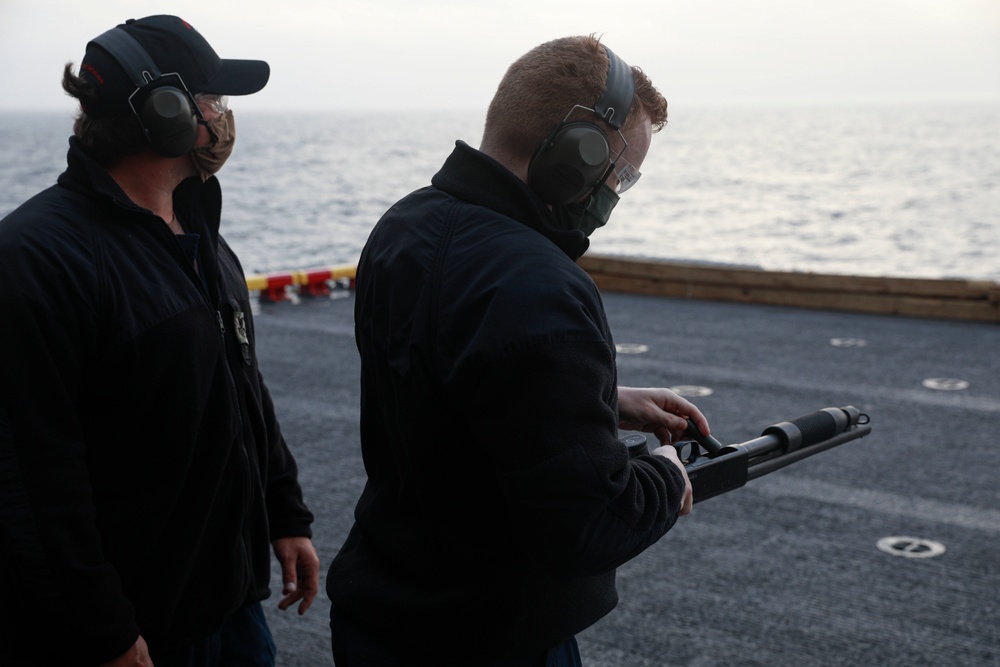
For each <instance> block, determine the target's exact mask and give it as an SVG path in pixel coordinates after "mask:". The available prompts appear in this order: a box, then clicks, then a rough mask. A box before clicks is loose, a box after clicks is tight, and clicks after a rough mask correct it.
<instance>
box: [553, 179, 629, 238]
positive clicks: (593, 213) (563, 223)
mask: <svg viewBox="0 0 1000 667" xmlns="http://www.w3.org/2000/svg"><path fill="white" fill-rule="evenodd" d="M617 203H618V193H616V192H615V191H614V190H612V189H611V188H609V187H608V186H607V185H604V184H602V185H601V186H600V187H599V188H597V190H595V191H594V194H592V195H590V197H588V198H587V200H586V201H584V202H573V203H571V204H561V205H559V206H553V207H552V215H554V216H555V217H556V221H557V222H558V226H559V228H560V229H579V230H580V231H581V232H583V233H584V235H586V236H588V237H589V236H590V235H591V234H593V233H594V230H595V229H597V228H598V227H603V226H604V225H606V224H607V223H608V218H610V217H611V211H613V210H614V208H615V205H616V204H617Z"/></svg>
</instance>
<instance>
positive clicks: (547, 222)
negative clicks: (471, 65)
mask: <svg viewBox="0 0 1000 667" xmlns="http://www.w3.org/2000/svg"><path fill="white" fill-rule="evenodd" d="M431 184H432V185H433V186H434V187H436V188H438V189H440V190H444V191H445V192H447V193H448V194H451V195H453V196H455V197H458V198H459V199H462V200H463V201H467V202H469V203H470V204H476V205H477V206H484V207H486V208H489V209H491V210H493V211H496V212H497V213H500V214H501V215H505V216H507V217H508V218H512V219H514V220H517V221H518V222H520V223H522V224H524V225H526V226H527V227H530V228H531V229H533V230H535V231H536V232H538V233H539V234H542V235H543V236H545V237H546V238H548V239H549V240H550V241H552V242H553V243H554V244H556V245H557V246H558V247H559V248H560V249H561V250H562V251H563V252H565V253H566V254H567V255H569V257H570V258H571V259H572V260H573V261H576V260H577V259H579V258H580V257H581V256H582V255H583V253H585V252H586V251H587V248H588V247H590V240H589V239H587V237H586V236H585V235H584V233H583V232H581V231H579V230H564V229H558V228H557V227H556V222H555V218H554V217H553V216H552V213H551V212H550V211H549V209H548V207H547V206H546V205H545V204H544V203H543V202H542V201H541V200H540V199H538V197H536V196H535V195H534V193H532V192H531V190H530V189H529V188H528V186H527V185H526V184H525V183H524V182H523V181H521V180H520V179H519V178H517V176H515V175H514V174H513V173H511V172H510V171H509V170H508V169H507V168H506V167H504V166H503V165H502V164H500V163H499V162H497V161H496V160H494V159H493V158H491V157H490V156H488V155H486V154H485V153H482V152H480V151H477V150H476V149H474V148H472V147H471V146H469V145H468V144H466V143H465V142H464V141H456V142H455V150H454V151H452V154H451V155H450V156H449V157H448V159H447V160H446V161H445V163H444V166H442V167H441V170H440V171H439V172H438V173H437V174H435V175H434V177H433V178H432V179H431Z"/></svg>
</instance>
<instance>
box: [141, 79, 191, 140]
mask: <svg viewBox="0 0 1000 667" xmlns="http://www.w3.org/2000/svg"><path fill="white" fill-rule="evenodd" d="M140 115H141V119H142V124H143V125H144V126H145V128H146V130H147V131H148V134H149V142H150V144H152V146H153V150H154V151H156V152H157V153H158V154H160V155H162V156H164V157H180V156H181V155H184V154H185V153H187V152H188V151H190V150H191V149H192V148H194V144H195V141H196V140H197V138H198V117H197V116H196V115H195V113H194V109H192V108H191V102H190V100H189V99H188V97H187V95H185V94H184V93H183V92H181V91H180V90H178V89H177V88H173V87H170V86H167V87H162V88H157V89H155V90H153V91H152V92H150V93H149V95H148V96H147V97H146V100H145V101H144V102H143V103H142V110H141V112H140Z"/></svg>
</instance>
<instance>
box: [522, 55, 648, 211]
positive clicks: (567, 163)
mask: <svg viewBox="0 0 1000 667" xmlns="http://www.w3.org/2000/svg"><path fill="white" fill-rule="evenodd" d="M604 51H605V52H606V53H607V54H608V78H607V80H606V82H605V84H604V90H603V91H601V94H600V96H599V97H598V98H597V101H596V102H595V103H594V108H593V109H590V108H589V107H574V110H575V109H578V108H582V109H585V110H589V111H591V112H592V113H593V114H594V115H595V116H598V117H599V118H601V119H603V120H604V122H606V123H607V124H608V125H610V126H611V128H612V129H614V130H617V131H619V132H620V131H621V127H622V125H623V124H624V122H625V118H626V117H627V116H628V112H629V109H630V108H631V106H632V98H633V97H634V96H635V81H634V80H633V78H632V68H631V67H629V66H628V63H626V62H625V61H624V60H622V59H621V58H619V57H618V56H616V55H615V54H614V53H613V52H612V51H611V49H609V48H608V47H604ZM570 113H571V114H572V113H573V111H572V110H571V111H570ZM566 118H567V119H568V118H569V115H567V116H566ZM610 160H611V149H610V147H609V146H608V139H607V137H606V136H605V134H604V132H603V131H602V130H601V129H600V128H599V127H598V126H597V125H595V124H594V123H589V122H586V121H578V122H572V123H567V122H565V120H564V121H563V122H562V123H560V124H559V125H558V126H557V127H556V129H554V130H553V131H552V132H551V133H550V134H549V136H547V137H546V138H545V140H544V141H543V142H542V143H541V144H540V145H539V147H538V149H537V150H536V151H535V155H534V156H533V157H532V158H531V163H530V164H529V165H528V187H530V188H531V189H532V191H533V192H534V193H535V194H536V195H538V197H539V198H540V199H541V200H542V201H544V202H545V203H546V204H552V205H553V206H558V205H561V204H568V203H570V202H574V201H577V200H578V199H580V198H582V197H583V196H584V195H586V194H587V192H589V191H590V190H592V189H593V188H594V187H595V186H596V185H597V184H598V183H599V182H600V181H601V179H602V178H604V175H605V173H606V172H607V169H608V166H609V164H610Z"/></svg>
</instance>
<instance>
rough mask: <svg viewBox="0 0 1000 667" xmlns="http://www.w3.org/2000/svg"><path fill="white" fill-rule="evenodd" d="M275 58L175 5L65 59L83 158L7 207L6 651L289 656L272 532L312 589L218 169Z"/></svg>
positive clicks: (0, 402)
mask: <svg viewBox="0 0 1000 667" xmlns="http://www.w3.org/2000/svg"><path fill="white" fill-rule="evenodd" d="M269 73H270V71H269V68H268V65H267V63H265V62H263V61H260V60H225V59H222V58H219V56H218V55H217V54H216V53H215V51H214V50H213V49H212V47H211V46H210V45H209V44H208V42H206V41H205V39H204V38H203V37H202V36H201V35H200V34H199V33H198V32H197V31H196V30H195V29H194V28H192V27H191V25H190V24H188V23H186V22H185V21H183V20H181V19H179V18H177V17H175V16H151V17H148V18H143V19H139V20H130V21H128V22H126V23H124V24H122V25H119V26H117V27H115V28H113V29H111V30H109V31H107V32H105V33H104V34H102V35H100V36H98V37H97V38H95V39H94V40H92V41H91V42H90V43H89V44H88V45H87V50H86V55H85V56H84V59H83V64H82V65H81V67H80V70H79V74H74V73H73V72H72V70H71V68H70V66H69V65H67V67H66V71H65V73H64V77H63V87H64V88H65V89H66V91H67V92H68V93H69V94H70V95H72V96H73V97H75V98H77V99H78V100H79V101H80V105H81V112H80V113H79V115H78V116H77V119H76V122H75V125H74V136H73V137H72V138H71V139H70V149H69V155H68V166H67V169H66V171H65V172H64V173H63V174H62V175H61V176H60V177H59V179H58V182H57V184H56V185H54V186H52V187H50V188H48V189H47V190H45V191H43V192H42V193H40V194H38V195H37V196H35V197H33V198H32V199H30V200H29V201H28V202H26V203H25V204H23V205H22V206H21V207H19V208H18V209H17V210H15V211H14V212H12V213H11V214H10V215H9V216H7V217H6V218H5V219H4V220H2V221H0V664H3V665H22V664H25V665H56V664H60V665H63V664H65V665H102V664H109V665H150V664H154V663H155V664H156V665H157V666H158V667H163V666H164V665H223V664H226V665H228V664H240V665H273V664H274V644H273V641H272V638H271V635H270V632H269V630H268V628H267V623H266V621H265V619H264V616H263V613H262V611H261V607H260V601H261V600H262V599H264V598H266V597H267V596H268V595H269V578H270V550H271V548H272V546H273V549H274V552H275V554H276V555H277V557H278V560H279V561H280V564H281V569H282V572H283V580H284V581H283V584H284V590H283V592H284V597H283V599H282V600H281V601H280V602H279V605H278V606H279V607H280V608H282V609H285V608H287V607H288V606H290V605H293V604H295V603H298V604H299V612H300V613H303V612H304V611H305V610H306V609H307V608H308V607H309V605H310V603H311V602H312V600H313V597H314V596H315V594H316V591H317V588H318V583H319V582H318V572H319V561H318V558H317V556H316V552H315V549H314V548H313V545H312V542H311V528H310V526H311V523H312V519H313V517H312V514H311V513H310V512H309V510H308V509H307V507H306V505H305V504H304V502H303V499H302V491H301V488H300V486H299V483H298V481H297V469H296V464H295V461H294V459H293V458H292V455H291V453H290V451H289V449H288V447H287V445H286V443H285V441H284V439H283V437H282V434H281V430H280V428H279V426H278V422H277V419H276V417H275V414H274V409H273V405H272V402H271V399H270V396H269V394H268V391H267V388H266V387H265V385H264V382H263V380H262V378H261V375H260V373H259V371H258V367H257V358H256V354H255V336H254V326H253V319H252V317H251V307H250V302H249V297H248V294H247V289H246V282H245V279H244V276H243V271H242V268H241V267H240V264H239V261H238V259H237V258H236V256H235V255H234V254H233V252H232V251H231V250H230V248H229V246H228V245H227V244H226V243H225V241H224V240H223V239H222V237H221V236H220V235H219V220H220V214H221V202H222V198H221V191H220V187H219V182H218V179H216V178H215V177H214V176H213V174H214V173H215V172H216V171H217V170H218V169H219V167H221V166H222V163H223V162H224V161H225V159H226V158H227V157H228V155H229V153H230V151H231V150H232V146H233V143H234V139H235V131H234V124H233V115H232V111H230V110H229V109H228V103H227V96H232V95H246V94H251V93H254V92H257V91H259V90H260V89H262V88H263V87H264V85H265V84H266V83H267V80H268V76H269Z"/></svg>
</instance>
